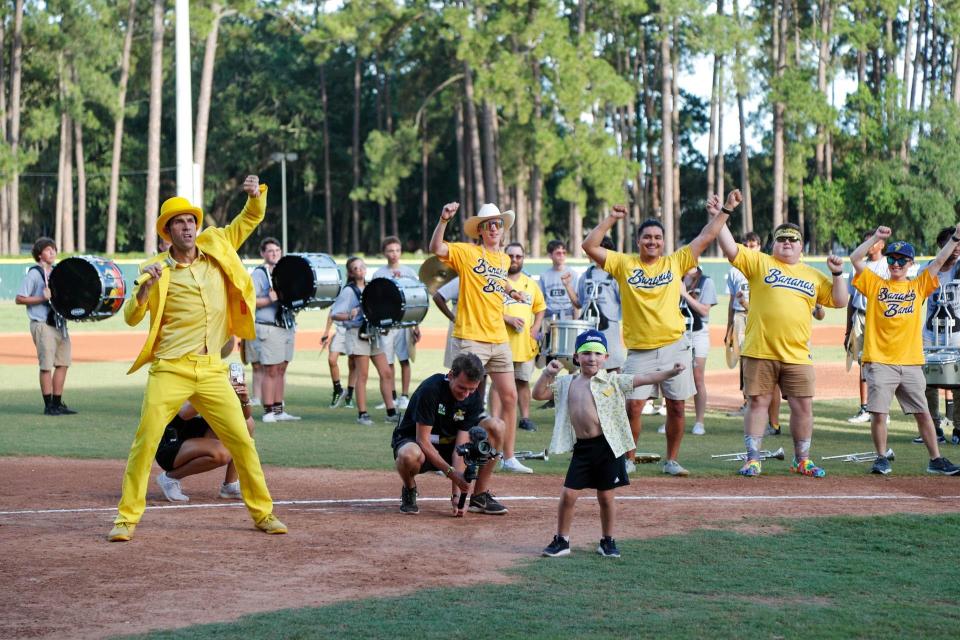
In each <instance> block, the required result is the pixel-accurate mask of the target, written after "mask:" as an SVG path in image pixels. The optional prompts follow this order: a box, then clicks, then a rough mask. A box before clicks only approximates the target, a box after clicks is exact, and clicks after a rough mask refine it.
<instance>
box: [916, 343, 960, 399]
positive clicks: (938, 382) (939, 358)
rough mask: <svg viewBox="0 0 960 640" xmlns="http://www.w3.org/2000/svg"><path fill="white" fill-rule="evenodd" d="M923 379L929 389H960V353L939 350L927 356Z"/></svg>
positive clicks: (952, 350) (928, 353)
mask: <svg viewBox="0 0 960 640" xmlns="http://www.w3.org/2000/svg"><path fill="white" fill-rule="evenodd" d="M925 357H926V362H925V363H924V365H923V377H924V378H925V379H926V381H927V386H928V387H934V388H937V389H960V351H958V350H956V349H937V350H935V351H928V352H927V353H926V354H925Z"/></svg>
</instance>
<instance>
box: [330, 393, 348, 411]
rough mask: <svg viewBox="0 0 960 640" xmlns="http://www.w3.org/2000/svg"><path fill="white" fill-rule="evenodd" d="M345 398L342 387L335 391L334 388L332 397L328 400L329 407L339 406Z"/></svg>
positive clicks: (335, 407)
mask: <svg viewBox="0 0 960 640" xmlns="http://www.w3.org/2000/svg"><path fill="white" fill-rule="evenodd" d="M345 399H346V394H345V393H344V391H343V389H340V391H337V390H336V389H334V390H333V398H332V399H331V400H330V408H331V409H337V408H339V407H340V405H342V404H343V402H344V400H345Z"/></svg>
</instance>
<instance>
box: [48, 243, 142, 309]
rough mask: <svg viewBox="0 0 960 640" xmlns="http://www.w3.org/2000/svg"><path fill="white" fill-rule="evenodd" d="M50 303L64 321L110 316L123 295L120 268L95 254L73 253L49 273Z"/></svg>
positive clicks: (121, 304)
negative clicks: (76, 254)
mask: <svg viewBox="0 0 960 640" xmlns="http://www.w3.org/2000/svg"><path fill="white" fill-rule="evenodd" d="M49 286H50V304H51V305H52V306H53V308H54V310H55V311H56V312H57V313H59V314H60V315H61V316H63V317H64V318H66V319H67V320H79V321H91V322H92V321H96V320H104V319H105V318H109V317H111V316H112V315H113V314H115V313H116V312H117V311H119V310H120V307H122V306H123V300H124V298H126V296H127V284H126V282H124V280H123V274H122V273H121V272H120V267H118V266H117V265H116V263H114V262H113V261H112V260H107V259H106V258H99V257H97V256H74V257H72V258H67V259H66V260H62V261H61V262H59V263H57V266H55V267H54V268H53V271H51V272H50V280H49Z"/></svg>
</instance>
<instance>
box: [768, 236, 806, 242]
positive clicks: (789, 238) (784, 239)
mask: <svg viewBox="0 0 960 640" xmlns="http://www.w3.org/2000/svg"><path fill="white" fill-rule="evenodd" d="M774 240H776V241H777V242H782V243H784V244H786V243H787V242H800V238H798V237H796V236H777V237H776V238H774Z"/></svg>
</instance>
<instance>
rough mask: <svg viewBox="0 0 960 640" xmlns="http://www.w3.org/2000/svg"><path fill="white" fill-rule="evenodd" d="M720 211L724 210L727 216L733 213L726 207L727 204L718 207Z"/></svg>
mask: <svg viewBox="0 0 960 640" xmlns="http://www.w3.org/2000/svg"><path fill="white" fill-rule="evenodd" d="M720 211H723V212H724V213H725V214H727V215H728V216H732V215H733V209H728V208H727V205H723V206H722V207H720Z"/></svg>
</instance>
